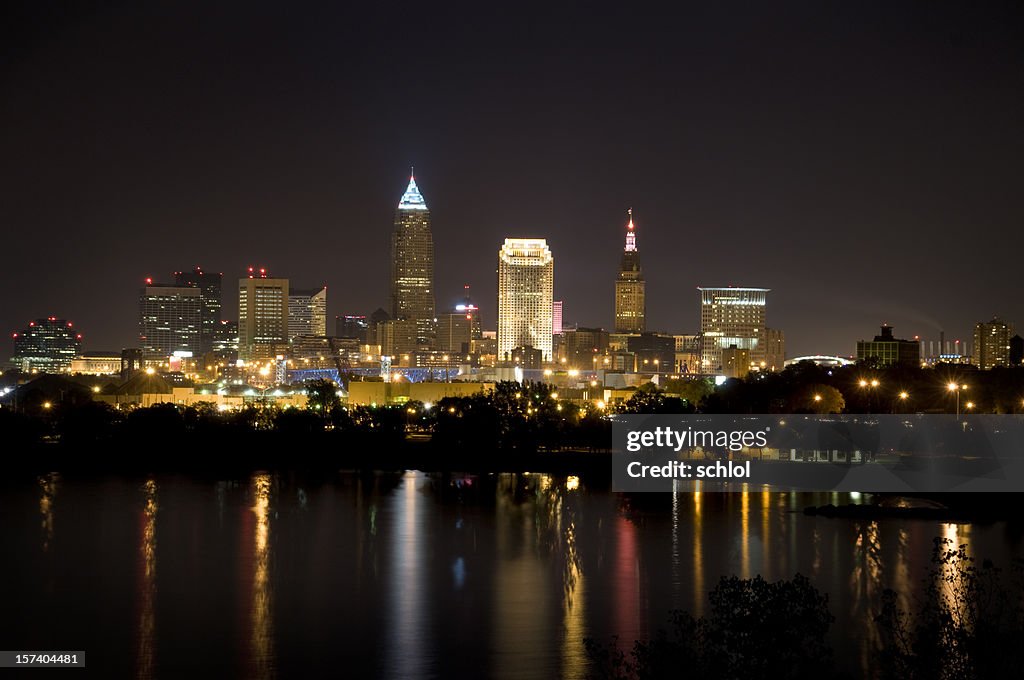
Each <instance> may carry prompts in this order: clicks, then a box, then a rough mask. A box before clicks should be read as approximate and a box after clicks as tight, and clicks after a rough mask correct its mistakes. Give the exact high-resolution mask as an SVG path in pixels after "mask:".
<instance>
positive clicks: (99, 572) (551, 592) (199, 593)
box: [0, 473, 1024, 678]
mask: <svg viewBox="0 0 1024 680" xmlns="http://www.w3.org/2000/svg"><path fill="white" fill-rule="evenodd" d="M644 500H649V501H650V503H645V504H644V508H643V510H642V511H641V510H638V509H637V508H636V507H633V508H630V507H629V506H628V505H627V504H626V502H625V501H624V499H623V498H622V497H621V496H618V495H616V494H613V493H610V492H607V491H603V490H595V489H588V488H587V487H586V484H585V483H581V482H579V480H577V479H576V478H572V477H570V478H565V477H551V476H547V475H528V476H527V475H500V476H491V477H487V476H484V477H476V478H466V479H453V478H446V477H440V476H427V475H423V474H419V473H406V474H405V475H404V476H403V475H389V474H380V475H370V476H362V477H359V476H354V475H338V476H337V477H336V478H331V479H322V478H321V479H316V480H310V479H303V478H298V477H291V476H288V475H268V474H254V475H252V476H250V477H248V478H245V479H239V480H234V481H205V480H202V481H201V480H195V479H189V478H185V477H156V478H150V479H102V480H78V479H65V478H62V477H60V476H59V475H55V474H54V475H49V476H45V477H40V478H38V479H26V480H23V481H21V482H11V481H8V482H6V483H4V485H3V486H0V540H2V544H3V557H2V559H0V597H2V602H3V605H2V606H3V615H2V617H0V619H2V623H0V648H2V649H19V648H20V649H36V650H39V649H75V650H78V649H84V650H86V651H87V658H88V666H89V669H90V671H89V675H90V676H91V677H114V678H118V677H138V678H177V677H183V676H190V677H218V678H219V677H224V678H232V677H234V678H273V677H278V678H306V677H328V676H330V677H340V676H344V677H385V678H420V677H445V678H447V677H467V678H477V677H495V678H550V677H566V678H577V677H582V676H583V675H585V673H586V670H587V659H586V654H585V651H584V644H583V640H584V638H585V637H587V636H594V637H598V638H604V637H607V636H610V635H612V634H618V635H619V636H620V637H621V638H622V639H623V640H627V641H631V640H633V639H635V638H637V637H643V636H647V635H649V634H651V633H652V632H654V631H656V630H657V628H658V627H659V626H660V625H662V624H663V623H664V622H665V621H666V619H667V615H668V612H669V610H670V609H673V608H682V609H688V610H690V611H692V612H695V613H698V614H699V613H702V612H704V611H705V609H706V607H707V601H706V594H707V591H708V590H709V589H711V588H712V587H714V585H715V583H716V582H717V581H718V579H719V578H720V577H721V576H723V575H729V574H737V575H739V576H743V577H750V576H754V575H756V574H762V575H764V576H765V577H766V578H767V579H769V580H773V579H780V578H790V577H792V576H793V574H794V573H796V572H800V573H803V574H806V575H808V576H809V577H810V578H811V579H812V581H813V582H814V584H815V585H816V586H817V587H818V588H819V589H821V590H823V591H825V592H827V593H828V594H829V597H830V606H831V609H832V612H833V614H834V615H835V616H836V619H837V621H836V624H835V626H834V629H833V632H834V635H833V637H832V641H833V644H834V645H835V646H836V649H837V653H838V656H839V660H840V662H841V664H842V665H844V666H847V667H849V668H851V669H853V670H854V672H855V674H857V675H861V674H866V669H869V668H870V667H871V663H872V658H873V655H874V653H875V649H876V647H875V645H876V638H875V633H874V629H873V624H872V622H871V620H872V616H873V613H874V609H875V608H876V607H877V605H878V602H879V595H880V593H881V590H882V589H883V588H885V587H894V588H896V589H897V590H899V591H900V592H902V593H905V594H906V595H907V596H908V597H909V596H912V595H913V594H914V593H915V592H920V588H921V579H922V577H923V576H924V575H925V569H926V567H927V565H928V560H929V557H930V554H931V545H932V539H933V537H935V536H948V537H952V538H956V539H957V540H958V541H959V542H967V543H968V544H969V545H970V546H971V549H972V551H974V552H975V553H977V554H978V555H981V556H987V557H991V558H993V559H994V560H996V561H997V562H1004V563H1007V562H1008V561H1009V558H1010V557H1011V556H1015V555H1021V554H1022V551H1024V548H1022V542H1021V536H1020V535H1019V534H1014V533H1012V532H1011V531H1010V530H1009V529H1008V528H1007V525H1006V524H1001V523H999V524H993V525H986V526H978V525H975V526H971V525H944V524H937V523H934V522H925V521H912V520H881V521H877V522H873V521H851V520H836V519H832V520H830V519H824V518H813V517H805V516H804V515H802V514H801V513H800V512H793V511H794V510H795V511H799V510H801V509H802V508H803V507H804V506H806V505H810V504H821V503H826V502H833V503H845V502H849V501H850V500H853V501H854V502H856V501H857V500H858V499H857V497H856V495H854V497H853V498H852V499H851V497H850V496H849V495H845V494H842V495H840V494H816V495H815V494H777V493H767V492H763V491H755V490H750V491H748V492H744V493H734V494H712V493H702V494H692V493H680V494H675V495H672V494H662V495H658V496H657V497H653V496H652V497H650V498H649V499H648V498H645V499H644ZM861 500H868V499H861ZM35 672H36V673H38V672H39V671H35ZM67 672H70V671H67ZM0 675H2V672H0ZM4 677H7V676H6V675H4ZM33 677H35V676H33Z"/></svg>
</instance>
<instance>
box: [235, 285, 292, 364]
mask: <svg viewBox="0 0 1024 680" xmlns="http://www.w3.org/2000/svg"><path fill="white" fill-rule="evenodd" d="M287 348H288V279H274V278H270V275H269V274H267V270H266V269H259V270H254V269H253V268H252V267H249V275H248V276H247V277H246V278H243V279H239V280H238V355H239V358H240V359H245V360H251V359H267V358H270V357H273V356H275V355H277V354H283V353H284V352H286V351H287Z"/></svg>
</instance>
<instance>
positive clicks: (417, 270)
mask: <svg viewBox="0 0 1024 680" xmlns="http://www.w3.org/2000/svg"><path fill="white" fill-rule="evenodd" d="M391 318H392V319H396V320H402V319H405V320H410V321H415V322H416V344H417V346H418V347H421V348H423V349H429V348H430V347H431V346H432V344H433V341H434V333H435V330H434V237H433V235H432V234H431V231H430V210H428V209H427V203H426V201H425V200H424V199H423V195H422V194H421V193H420V190H419V188H418V187H417V186H416V178H415V176H412V177H410V178H409V186H408V187H407V188H406V190H405V193H404V194H403V195H402V199H401V200H400V201H399V203H398V209H397V210H396V211H395V222H394V231H393V232H392V235H391Z"/></svg>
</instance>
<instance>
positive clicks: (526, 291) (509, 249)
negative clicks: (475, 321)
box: [498, 238, 555, 361]
mask: <svg viewBox="0 0 1024 680" xmlns="http://www.w3.org/2000/svg"><path fill="white" fill-rule="evenodd" d="M554 281H555V264H554V257H553V256H552V254H551V250H550V249H549V248H548V244H547V241H545V240H544V239H536V238H507V239H505V243H504V245H502V247H501V250H500V251H498V361H511V360H512V350H513V349H515V348H517V347H533V348H534V349H538V350H540V351H541V354H542V357H543V361H551V344H552V343H551V328H552V302H553V300H552V294H553V291H554Z"/></svg>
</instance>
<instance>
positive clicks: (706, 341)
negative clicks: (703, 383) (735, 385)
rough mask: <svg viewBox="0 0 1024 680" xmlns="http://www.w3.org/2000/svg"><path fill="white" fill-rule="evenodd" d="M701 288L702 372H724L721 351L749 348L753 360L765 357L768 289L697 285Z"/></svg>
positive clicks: (758, 360) (757, 361) (756, 360)
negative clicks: (764, 339)
mask: <svg viewBox="0 0 1024 680" xmlns="http://www.w3.org/2000/svg"><path fill="white" fill-rule="evenodd" d="M697 290H699V291H700V332H701V338H702V345H701V372H702V373H721V371H722V368H723V365H722V351H723V350H726V349H729V348H730V347H733V346H735V347H736V349H746V350H750V358H751V361H753V362H755V363H759V362H760V361H761V358H762V357H763V356H764V350H763V348H762V347H761V346H760V344H761V343H760V340H761V337H762V335H763V331H764V327H765V302H766V300H767V296H768V292H769V289H768V288H698V289H697Z"/></svg>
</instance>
